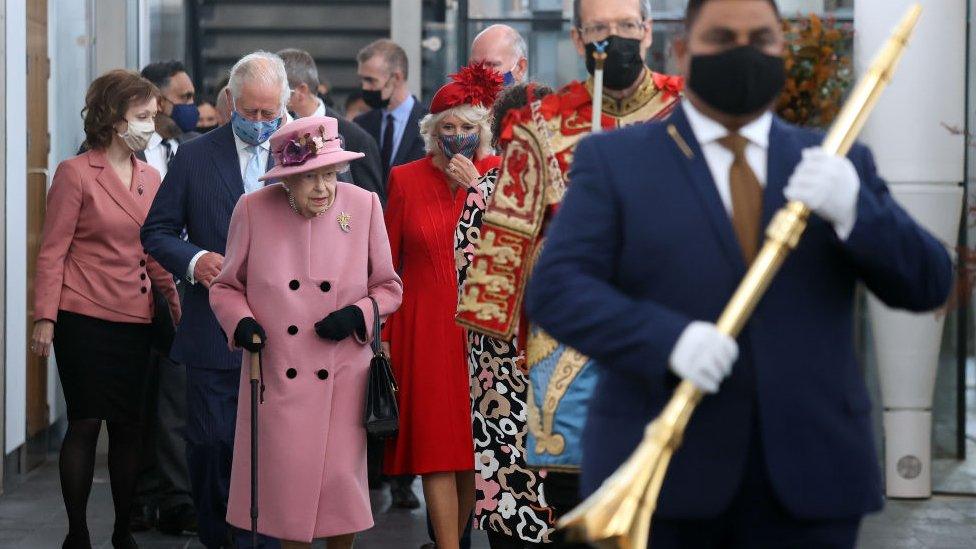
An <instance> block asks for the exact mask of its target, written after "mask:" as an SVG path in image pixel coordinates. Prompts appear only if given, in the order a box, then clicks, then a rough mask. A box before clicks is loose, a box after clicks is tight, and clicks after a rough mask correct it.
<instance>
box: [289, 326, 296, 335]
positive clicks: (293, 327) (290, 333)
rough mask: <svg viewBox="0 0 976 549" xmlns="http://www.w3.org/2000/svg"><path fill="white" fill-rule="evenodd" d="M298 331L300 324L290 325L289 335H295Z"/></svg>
mask: <svg viewBox="0 0 976 549" xmlns="http://www.w3.org/2000/svg"><path fill="white" fill-rule="evenodd" d="M297 333H298V326H295V325H291V326H289V327H288V335H295V334H297Z"/></svg>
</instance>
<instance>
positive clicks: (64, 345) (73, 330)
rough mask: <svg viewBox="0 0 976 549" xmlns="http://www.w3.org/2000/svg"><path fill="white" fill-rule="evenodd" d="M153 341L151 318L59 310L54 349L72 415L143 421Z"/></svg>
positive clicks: (74, 416)
mask: <svg viewBox="0 0 976 549" xmlns="http://www.w3.org/2000/svg"><path fill="white" fill-rule="evenodd" d="M151 343H152V327H151V325H150V324H135V323H129V322H111V321H108V320H102V319H99V318H95V317H91V316H86V315H82V314H78V313H71V312H68V311H58V321H57V323H56V324H55V325H54V354H55V358H56V359H57V363H58V376H59V377H60V378H61V386H62V387H63V388H64V400H65V402H66V403H67V405H68V420H77V419H102V420H106V421H118V422H124V423H141V422H142V412H141V411H142V401H143V398H144V397H145V392H146V380H147V373H148V371H149V349H150V345H151Z"/></svg>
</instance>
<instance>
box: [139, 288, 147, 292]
mask: <svg viewBox="0 0 976 549" xmlns="http://www.w3.org/2000/svg"><path fill="white" fill-rule="evenodd" d="M139 291H140V292H142V293H146V292H148V291H149V290H147V289H145V288H139Z"/></svg>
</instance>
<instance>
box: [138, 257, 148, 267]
mask: <svg viewBox="0 0 976 549" xmlns="http://www.w3.org/2000/svg"><path fill="white" fill-rule="evenodd" d="M139 266H140V267H145V266H146V260H145V259H143V260H142V261H140V262H139Z"/></svg>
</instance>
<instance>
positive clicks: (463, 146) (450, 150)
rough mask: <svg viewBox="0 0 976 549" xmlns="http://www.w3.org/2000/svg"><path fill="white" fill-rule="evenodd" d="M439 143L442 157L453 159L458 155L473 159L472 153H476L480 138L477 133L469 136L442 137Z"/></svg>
mask: <svg viewBox="0 0 976 549" xmlns="http://www.w3.org/2000/svg"><path fill="white" fill-rule="evenodd" d="M440 141H441V150H442V151H444V156H446V157H448V158H453V157H454V155H456V154H460V155H462V156H466V157H468V158H469V159H471V158H474V153H475V152H477V150H478V146H479V145H481V136H480V135H479V134H477V133H472V134H471V135H442V136H441V139H440Z"/></svg>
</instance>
